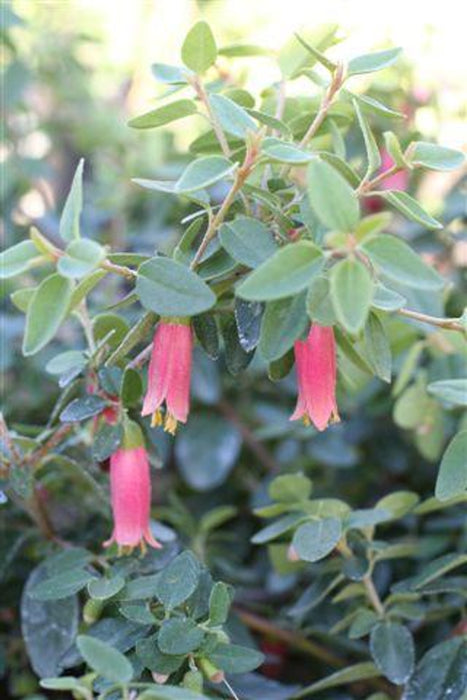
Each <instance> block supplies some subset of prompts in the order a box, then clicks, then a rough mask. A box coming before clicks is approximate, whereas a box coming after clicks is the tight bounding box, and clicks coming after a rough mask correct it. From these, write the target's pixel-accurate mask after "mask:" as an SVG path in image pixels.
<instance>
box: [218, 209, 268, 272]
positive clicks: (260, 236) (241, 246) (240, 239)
mask: <svg viewBox="0 0 467 700" xmlns="http://www.w3.org/2000/svg"><path fill="white" fill-rule="evenodd" d="M219 237H220V241H221V243H222V246H223V247H224V248H225V250H226V251H227V252H228V253H229V255H231V256H232V257H233V259H234V260H236V261H237V262H239V263H241V264H243V265H247V266H248V267H253V268H255V267H258V265H261V263H263V262H264V261H265V260H267V259H268V258H269V257H270V256H271V255H273V254H274V253H275V252H276V251H277V244H276V242H275V240H274V237H273V234H272V231H270V230H269V229H268V228H267V226H266V225H265V224H263V222H262V221H258V220H257V219H252V218H251V217H249V216H239V217H237V218H236V219H234V220H233V221H229V222H227V223H225V224H223V225H222V226H221V228H220V231H219Z"/></svg>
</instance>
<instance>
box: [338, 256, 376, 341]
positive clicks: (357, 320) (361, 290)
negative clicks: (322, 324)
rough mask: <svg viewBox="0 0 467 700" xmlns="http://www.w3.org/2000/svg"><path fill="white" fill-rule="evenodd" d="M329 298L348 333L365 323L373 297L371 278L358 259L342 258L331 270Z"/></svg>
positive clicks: (356, 331) (358, 328)
mask: <svg viewBox="0 0 467 700" xmlns="http://www.w3.org/2000/svg"><path fill="white" fill-rule="evenodd" d="M330 281H331V299H332V304H333V307H334V311H335V312H336V316H337V319H338V320H339V321H340V323H342V325H343V326H344V328H345V330H347V331H348V332H349V333H353V334H355V333H358V332H359V331H361V329H362V328H363V326H364V325H365V322H366V319H367V317H368V312H369V310H370V306H371V302H372V299H373V280H372V279H371V275H370V273H369V271H368V269H367V268H366V267H365V265H363V263H361V262H360V261H359V260H351V259H347V260H342V261H341V262H339V263H337V265H334V267H333V268H332V270H331V279H330Z"/></svg>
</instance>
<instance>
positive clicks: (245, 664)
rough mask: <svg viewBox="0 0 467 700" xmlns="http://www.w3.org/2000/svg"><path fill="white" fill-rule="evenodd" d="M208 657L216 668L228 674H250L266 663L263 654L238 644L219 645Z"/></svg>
mask: <svg viewBox="0 0 467 700" xmlns="http://www.w3.org/2000/svg"><path fill="white" fill-rule="evenodd" d="M208 656H209V660H210V661H212V662H213V663H214V665H215V666H217V667H218V668H221V669H222V670H223V671H225V672H226V673H248V672H249V671H254V669H255V668H258V666H260V665H261V664H262V663H263V661H264V655H263V654H261V652H259V651H256V650H255V649H251V648H249V647H248V648H247V647H242V646H238V645H237V644H218V645H217V647H216V648H215V649H214V651H212V652H210V653H209V655H208Z"/></svg>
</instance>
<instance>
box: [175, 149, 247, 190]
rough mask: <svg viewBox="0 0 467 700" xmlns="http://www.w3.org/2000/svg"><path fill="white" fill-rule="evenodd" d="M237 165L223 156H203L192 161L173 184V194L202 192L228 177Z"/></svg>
mask: <svg viewBox="0 0 467 700" xmlns="http://www.w3.org/2000/svg"><path fill="white" fill-rule="evenodd" d="M236 167H237V165H236V164H235V163H232V162H231V161H230V160H228V158H225V157H224V156H204V157H203V158H198V159H197V160H194V161H193V162H192V163H190V165H189V166H188V167H187V168H186V169H185V170H184V171H183V173H182V175H181V176H180V178H179V180H177V182H176V183H175V188H174V189H175V192H179V193H182V194H184V193H186V192H195V191H196V190H202V189H204V188H205V187H209V186H210V185H213V184H214V183H215V182H218V181H219V180H222V179H223V178H225V177H227V175H230V174H231V173H232V172H233V171H234V170H235V168H236Z"/></svg>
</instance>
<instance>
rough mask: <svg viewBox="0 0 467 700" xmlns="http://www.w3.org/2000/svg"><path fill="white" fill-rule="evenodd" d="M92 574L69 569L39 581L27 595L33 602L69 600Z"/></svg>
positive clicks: (91, 577)
mask: <svg viewBox="0 0 467 700" xmlns="http://www.w3.org/2000/svg"><path fill="white" fill-rule="evenodd" d="M93 578H94V574H91V573H90V572H89V571H85V570H84V569H71V570H70V571H65V572H64V573H61V574H57V575H55V576H53V577H52V578H49V579H45V580H43V581H40V582H39V583H38V584H37V585H36V586H35V587H34V588H32V590H30V591H29V595H30V596H31V598H34V600H61V599H63V598H69V597H70V596H71V595H73V594H74V593H77V592H78V591H80V590H81V589H82V588H84V587H85V586H86V584H87V583H89V581H91V580H92V579H93Z"/></svg>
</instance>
